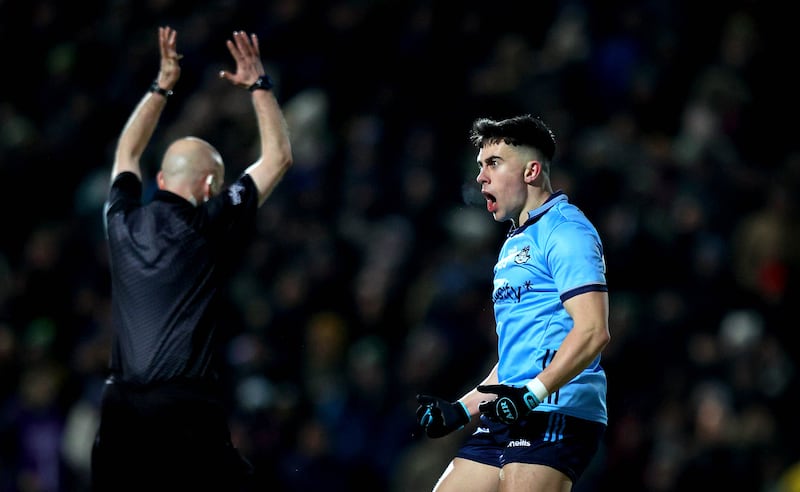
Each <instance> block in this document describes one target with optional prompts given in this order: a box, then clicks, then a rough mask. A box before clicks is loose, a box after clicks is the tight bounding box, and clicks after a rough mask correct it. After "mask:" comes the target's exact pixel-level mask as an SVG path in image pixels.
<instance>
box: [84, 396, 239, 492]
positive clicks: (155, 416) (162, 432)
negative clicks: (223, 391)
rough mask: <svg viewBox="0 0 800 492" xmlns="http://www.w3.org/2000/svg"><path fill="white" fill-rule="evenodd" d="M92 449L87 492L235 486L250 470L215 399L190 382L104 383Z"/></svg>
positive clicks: (207, 488) (237, 487)
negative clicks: (133, 384)
mask: <svg viewBox="0 0 800 492" xmlns="http://www.w3.org/2000/svg"><path fill="white" fill-rule="evenodd" d="M100 408H101V410H100V411H101V414H100V428H99V430H98V432H97V436H96V438H95V442H94V447H93V449H92V491H93V492H104V491H107V490H108V491H111V490H113V491H128V490H131V491H132V490H152V491H155V490H231V491H234V490H239V489H241V488H242V487H244V485H245V484H246V483H247V480H249V478H250V476H251V475H252V467H251V466H250V463H248V462H247V460H245V459H244V458H243V457H242V456H241V454H240V453H239V452H238V450H237V449H236V448H234V446H233V444H232V442H231V436H230V430H229V428H228V421H227V414H226V412H225V411H224V408H223V406H222V405H221V403H220V401H219V399H217V398H215V397H212V396H211V395H210V393H208V392H206V391H204V390H203V389H201V388H199V387H196V386H193V385H191V384H169V385H161V386H158V387H148V388H139V387H135V386H129V385H125V384H120V383H113V382H109V383H107V384H106V386H105V389H104V391H103V399H102V403H101V407H100Z"/></svg>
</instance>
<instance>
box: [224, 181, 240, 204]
mask: <svg viewBox="0 0 800 492" xmlns="http://www.w3.org/2000/svg"><path fill="white" fill-rule="evenodd" d="M243 191H244V186H242V185H241V184H239V183H234V184H232V185H231V187H230V188H228V196H229V197H231V203H232V204H234V205H239V204H240V203H242V192H243Z"/></svg>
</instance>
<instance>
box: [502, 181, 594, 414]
mask: <svg viewBox="0 0 800 492" xmlns="http://www.w3.org/2000/svg"><path fill="white" fill-rule="evenodd" d="M528 217H529V218H528V220H527V221H526V222H525V224H523V225H522V226H520V227H518V228H517V229H515V230H513V231H511V233H510V234H509V236H508V238H507V239H506V241H505V243H504V244H503V247H502V249H501V250H500V254H499V256H498V261H497V264H496V265H495V268H494V289H493V292H492V300H493V302H494V314H495V320H496V322H497V335H498V355H499V364H498V378H499V382H500V383H501V384H507V385H511V386H522V385H524V384H525V383H527V382H528V381H530V380H531V379H532V378H534V377H536V375H538V374H539V373H540V372H541V371H542V369H544V368H545V367H546V366H547V364H549V363H550V361H551V360H552V359H553V356H554V355H555V353H556V351H557V350H558V348H559V346H561V342H563V341H564V338H565V337H566V336H567V333H569V331H570V330H571V329H572V326H573V322H572V318H571V317H570V316H569V314H567V311H566V309H564V305H563V303H564V301H566V300H567V299H569V298H571V297H574V296H576V295H579V294H582V293H585V292H590V291H607V290H608V287H607V285H606V278H605V261H604V258H603V246H602V242H601V240H600V237H599V235H598V234H597V230H596V229H595V227H594V226H593V225H592V223H591V222H589V220H588V219H587V218H586V216H585V215H584V214H583V212H581V210H580V209H578V208H577V207H576V206H575V205H572V204H571V203H569V200H568V198H567V196H566V195H565V194H563V193H561V192H559V193H555V194H554V195H553V196H551V197H550V199H549V200H548V201H547V202H545V203H544V204H543V205H542V206H541V207H539V208H537V209H536V210H533V211H531V212H529V213H528ZM535 411H539V412H553V411H558V412H561V413H564V414H567V415H571V416H573V417H578V418H582V419H587V420H592V421H595V422H601V423H604V424H605V423H607V421H608V415H607V410H606V374H605V371H604V370H603V368H602V367H601V366H600V356H599V355H598V356H597V358H596V359H595V360H594V361H592V363H591V364H589V367H587V368H586V369H584V370H583V372H581V373H580V374H579V375H578V376H576V377H575V378H574V379H573V380H572V381H570V382H569V383H567V384H566V385H564V386H563V387H562V388H560V389H559V390H558V391H555V392H554V393H552V394H551V395H550V396H549V397H548V398H547V399H546V400H545V401H544V402H542V404H541V405H539V406H538V407H536V410H535Z"/></svg>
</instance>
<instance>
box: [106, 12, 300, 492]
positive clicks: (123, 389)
mask: <svg viewBox="0 0 800 492" xmlns="http://www.w3.org/2000/svg"><path fill="white" fill-rule="evenodd" d="M176 39H177V33H176V31H175V30H174V29H172V28H170V27H160V28H159V30H158V41H159V47H160V53H161V63H160V69H159V72H158V76H157V78H156V79H155V81H154V82H153V85H152V87H151V88H150V90H149V91H148V92H147V93H146V94H145V95H144V97H143V98H142V99H141V101H140V102H139V104H138V105H137V107H136V108H135V110H134V111H133V113H132V114H131V116H130V117H129V119H128V121H127V123H126V125H125V127H124V129H123V131H122V134H121V135H120V137H119V141H118V143H117V148H116V154H115V158H114V165H113V170H112V172H111V189H110V192H109V196H108V202H107V204H106V210H105V220H106V223H105V225H106V234H107V240H108V247H109V253H110V265H111V282H112V283H111V289H112V291H111V294H112V305H113V326H114V339H113V343H112V349H111V354H110V376H109V378H108V380H107V383H106V385H105V389H104V393H103V399H102V404H101V415H100V426H99V429H98V432H97V436H96V439H95V443H94V447H93V450H92V490H93V491H94V492H104V491H128V490H137V491H140V490H150V491H160V490H208V491H216V490H220V491H222V490H224V491H236V490H243V487H244V486H245V484H246V482H247V480H248V477H250V476H251V475H252V472H253V470H252V467H251V465H250V463H249V462H248V461H247V460H246V459H245V458H244V457H243V456H242V455H241V454H240V453H239V451H238V450H237V449H236V448H235V447H234V446H233V444H232V442H231V436H230V430H229V428H228V422H227V412H226V409H225V408H224V406H223V399H222V396H221V392H220V388H219V387H218V381H217V380H216V372H215V360H214V357H213V354H214V353H215V352H216V351H217V349H218V347H217V345H218V343H219V340H220V338H221V334H220V333H219V332H218V330H219V329H220V328H221V327H218V326H217V321H218V320H217V319H216V314H217V311H216V297H217V294H218V292H219V290H220V288H221V284H222V282H224V281H225V279H226V277H227V276H228V274H229V273H230V271H231V269H232V267H233V266H234V261H235V259H236V258H241V252H242V251H243V248H244V247H245V245H246V242H247V239H248V238H249V237H250V236H251V235H252V234H253V233H254V231H255V220H256V211H257V209H258V207H259V206H260V205H261V204H263V203H264V201H265V199H266V198H267V196H268V195H269V194H270V192H271V191H272V190H273V188H274V187H275V186H276V185H277V183H278V182H279V181H280V179H281V178H282V176H283V175H284V174H285V172H286V171H287V169H288V168H289V167H290V165H291V164H292V154H291V146H290V142H289V137H288V131H287V128H286V123H285V121H284V118H283V114H282V112H281V109H280V107H279V105H278V102H277V100H276V98H275V96H274V95H273V93H272V91H271V90H270V89H271V87H272V82H271V80H270V79H269V77H268V76H267V75H266V74H265V73H264V67H263V65H262V62H261V59H260V51H259V45H258V38H257V37H256V35H255V34H251V35H247V34H246V33H244V32H234V33H233V39H232V40H228V41H227V47H228V50H229V51H230V53H231V55H232V56H233V58H234V60H235V62H236V72H235V73H230V72H227V71H222V72H220V74H219V75H220V77H221V78H223V79H226V80H227V81H228V82H230V83H232V84H233V85H234V86H237V87H241V88H244V89H249V90H250V92H249V93H248V92H247V91H246V90H243V91H242V97H250V98H251V100H252V104H253V108H254V111H255V115H256V120H257V124H258V129H259V136H260V143H261V156H260V157H259V158H258V159H257V160H256V161H255V163H253V164H252V165H251V166H249V167H248V168H247V170H246V171H245V172H244V173H243V174H242V175H241V176H240V177H239V178H238V179H237V180H236V181H235V182H233V183H232V184H230V186H224V185H223V180H224V165H223V161H222V157H221V156H220V154H219V153H218V152H217V151H216V150H215V149H214V147H213V146H211V145H210V144H209V143H207V142H206V141H204V140H201V139H199V138H195V137H186V138H181V139H178V140H176V141H175V142H173V143H172V144H171V145H170V146H169V147H168V148H167V150H166V152H165V154H164V156H163V160H162V163H161V169H160V171H159V172H158V175H157V182H158V188H159V189H158V191H156V193H155V195H154V197H153V199H152V200H151V201H150V202H149V203H146V204H145V203H143V202H142V175H141V168H140V164H139V160H140V158H141V155H142V153H143V151H144V148H145V147H146V146H147V143H148V142H149V140H150V138H151V136H152V135H153V132H154V131H155V128H156V126H157V123H158V120H159V118H160V116H161V113H162V111H163V109H164V107H165V106H166V104H167V101H168V100H169V99H170V98H171V97H174V96H172V90H173V88H174V87H175V85H176V83H177V82H178V79H179V77H180V65H179V59H180V55H178V53H177V51H176Z"/></svg>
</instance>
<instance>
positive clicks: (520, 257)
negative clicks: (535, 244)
mask: <svg viewBox="0 0 800 492" xmlns="http://www.w3.org/2000/svg"><path fill="white" fill-rule="evenodd" d="M530 259H531V247H530V246H525V247H524V248H522V251H520V252H519V253H517V256H515V257H514V263H516V264H517V265H521V264H523V263H527V262H528V260H530Z"/></svg>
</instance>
